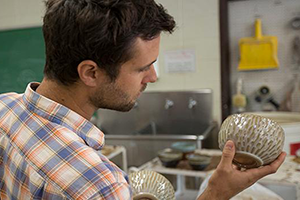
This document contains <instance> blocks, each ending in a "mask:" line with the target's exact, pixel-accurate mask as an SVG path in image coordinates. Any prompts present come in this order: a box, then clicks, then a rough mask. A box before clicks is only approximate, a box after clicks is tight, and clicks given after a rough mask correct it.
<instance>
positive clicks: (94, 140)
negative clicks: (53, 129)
mask: <svg viewBox="0 0 300 200" xmlns="http://www.w3.org/2000/svg"><path fill="white" fill-rule="evenodd" d="M39 85H40V84H39V83H37V82H32V83H29V84H28V85H27V88H26V90H25V93H24V96H23V100H24V103H25V105H26V106H27V108H28V109H29V110H31V111H33V112H34V113H36V114H38V115H39V116H41V117H43V118H46V119H48V120H49V121H51V122H53V123H56V124H59V125H62V126H64V127H66V128H68V129H70V130H71V131H73V132H75V133H76V134H77V135H78V136H79V137H81V138H82V139H83V140H84V141H85V142H86V143H87V144H88V145H89V146H90V147H92V148H94V149H96V150H99V149H101V148H102V146H103V145H104V134H103V133H102V131H100V130H99V129H98V128H97V127H96V126H94V125H93V124H92V123H91V122H90V121H88V120H86V119H85V118H84V117H82V116H81V115H79V114H77V113H76V112H74V111H72V110H71V109H69V108H67V107H65V106H63V105H61V104H59V103H57V102H55V101H52V100H51V99H48V98H46V97H44V96H42V95H40V94H38V93H37V92H35V90H36V88H37V87H38V86H39Z"/></svg>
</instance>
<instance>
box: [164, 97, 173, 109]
mask: <svg viewBox="0 0 300 200" xmlns="http://www.w3.org/2000/svg"><path fill="white" fill-rule="evenodd" d="M173 106H174V102H173V101H172V100H169V99H166V104H165V109H166V110H168V109H170V108H171V107H173Z"/></svg>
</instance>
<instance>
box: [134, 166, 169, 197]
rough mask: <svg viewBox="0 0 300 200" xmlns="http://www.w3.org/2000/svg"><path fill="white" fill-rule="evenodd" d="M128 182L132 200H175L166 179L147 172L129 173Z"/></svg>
mask: <svg viewBox="0 0 300 200" xmlns="http://www.w3.org/2000/svg"><path fill="white" fill-rule="evenodd" d="M129 182H130V185H131V188H132V193H133V200H175V191H174V188H173V186H172V184H171V183H170V181H169V180H168V179H166V178H165V177H164V176H163V175H161V174H159V173H157V172H154V171H149V170H143V171H138V172H134V173H131V174H130V175H129Z"/></svg>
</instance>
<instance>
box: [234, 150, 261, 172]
mask: <svg viewBox="0 0 300 200" xmlns="http://www.w3.org/2000/svg"><path fill="white" fill-rule="evenodd" d="M233 162H234V163H235V164H236V165H237V166H239V167H241V168H246V169H250V168H256V167H260V166H262V165H263V161H262V159H260V158H259V157H258V156H256V155H254V154H252V153H248V152H245V151H236V153H235V155H234V158H233Z"/></svg>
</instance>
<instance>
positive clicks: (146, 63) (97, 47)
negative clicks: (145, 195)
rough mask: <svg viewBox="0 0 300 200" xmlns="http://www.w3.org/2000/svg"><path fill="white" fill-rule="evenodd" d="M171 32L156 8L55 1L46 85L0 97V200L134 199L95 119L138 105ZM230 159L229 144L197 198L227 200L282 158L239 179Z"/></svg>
mask: <svg viewBox="0 0 300 200" xmlns="http://www.w3.org/2000/svg"><path fill="white" fill-rule="evenodd" d="M174 27H175V22H174V20H173V18H172V17H171V16H170V15H168V14H167V13H166V11H165V10H164V8H163V7H162V6H160V5H157V4H156V3H155V2H154V1H153V0H49V1H48V2H47V3H46V14H45V16H44V24H43V32H44V38H45V44H46V65H45V70H44V75H45V77H44V79H43V81H42V83H40V84H39V83H30V84H29V85H28V86H27V89H26V91H25V93H24V94H16V93H9V94H3V95H1V96H0V116H1V119H0V158H1V160H0V187H1V190H0V198H1V199H3V200H5V199H55V200H58V199H111V200H114V199H120V200H128V199H131V198H132V192H131V189H130V186H129V183H128V179H127V175H125V174H124V172H122V171H121V170H120V169H119V168H118V167H117V166H115V165H114V164H113V163H111V162H110V161H109V160H108V159H107V158H106V157H105V156H103V155H102V154H101V153H100V151H99V150H100V149H101V147H102V146H103V144H104V134H103V133H102V132H101V131H100V130H99V129H97V128H96V127H95V126H93V124H91V123H90V122H89V121H88V120H89V119H90V118H91V117H92V114H93V113H94V112H95V111H96V110H97V109H98V108H108V109H114V110H118V111H128V110H130V109H131V108H132V107H133V105H134V103H135V101H136V99H137V98H138V96H139V95H140V94H141V92H142V91H143V90H144V89H145V88H146V86H147V83H152V82H155V81H156V79H157V77H156V73H155V71H154V68H153V63H154V62H155V61H156V59H157V56H158V50H159V43H160V33H161V32H162V31H166V32H170V33H172V32H173V29H174ZM233 155H234V145H233V143H232V142H228V143H227V146H226V147H225V149H224V152H223V157H222V161H221V163H220V165H219V166H218V169H217V170H216V172H215V173H214V175H213V176H212V178H211V180H210V183H209V186H208V188H207V189H206V191H205V192H204V193H203V194H202V196H201V197H199V199H200V200H201V199H209V200H212V199H229V198H230V197H232V196H233V195H235V194H237V193H238V192H240V191H242V190H243V189H245V188H246V187H248V186H250V185H251V184H253V183H254V182H255V181H257V180H258V179H259V178H261V177H263V176H265V175H267V174H269V173H272V172H275V171H276V170H277V168H278V167H279V166H280V164H281V163H282V162H283V160H284V154H282V155H281V156H280V157H279V158H278V159H277V160H276V161H275V162H274V163H272V164H271V165H269V166H266V167H263V168H261V169H254V170H248V171H245V172H241V171H238V170H237V169H235V168H233V166H232V159H233ZM224 182H226V184H223V183H224Z"/></svg>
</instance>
